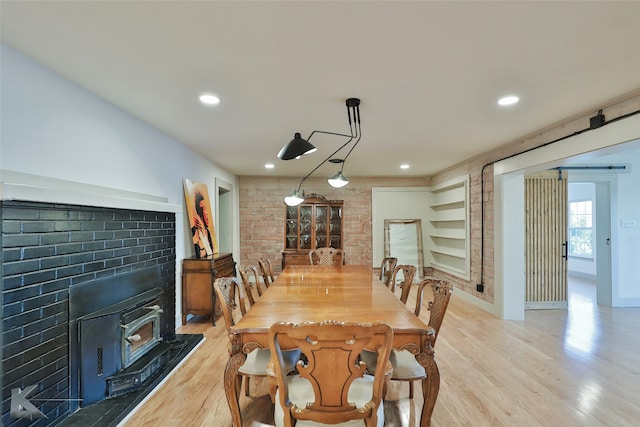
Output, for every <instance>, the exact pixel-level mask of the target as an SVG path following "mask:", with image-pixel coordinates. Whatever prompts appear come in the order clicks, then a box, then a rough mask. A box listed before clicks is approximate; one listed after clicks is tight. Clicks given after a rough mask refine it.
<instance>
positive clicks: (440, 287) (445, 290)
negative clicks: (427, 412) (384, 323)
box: [390, 279, 452, 399]
mask: <svg viewBox="0 0 640 427" xmlns="http://www.w3.org/2000/svg"><path fill="white" fill-rule="evenodd" d="M426 286H430V287H431V289H432V290H433V300H432V301H429V307H428V310H429V326H431V327H432V328H433V329H434V330H435V331H436V335H435V337H434V340H433V345H434V346H435V343H436V340H437V339H438V336H439V335H440V326H442V320H443V319H444V314H445V312H446V311H447V307H448V306H449V300H450V299H451V293H452V290H451V285H450V284H449V282H447V281H444V280H434V279H424V280H423V281H422V282H420V284H419V285H418V292H417V294H416V308H415V310H414V313H415V315H416V316H419V315H420V310H421V308H422V298H423V293H424V288H425V287H426ZM390 360H391V365H392V366H393V374H392V375H391V380H392V381H409V399H413V382H414V381H416V380H421V379H424V378H426V377H427V373H426V371H425V370H424V368H423V367H422V365H420V364H419V363H418V362H417V361H416V357H415V355H414V354H412V353H411V352H410V351H408V350H396V349H394V350H392V351H391V357H390Z"/></svg>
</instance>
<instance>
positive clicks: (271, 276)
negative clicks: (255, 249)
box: [258, 258, 276, 284]
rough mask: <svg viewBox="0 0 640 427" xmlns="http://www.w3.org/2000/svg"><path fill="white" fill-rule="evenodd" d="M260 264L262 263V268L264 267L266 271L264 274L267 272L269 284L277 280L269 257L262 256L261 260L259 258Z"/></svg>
mask: <svg viewBox="0 0 640 427" xmlns="http://www.w3.org/2000/svg"><path fill="white" fill-rule="evenodd" d="M258 264H259V265H260V268H261V269H262V268H264V272H263V273H262V274H263V275H265V274H266V276H267V277H268V278H269V284H271V283H273V282H275V280H276V275H275V274H274V272H273V265H272V264H271V260H270V259H269V258H260V260H258Z"/></svg>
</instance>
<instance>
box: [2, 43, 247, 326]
mask: <svg viewBox="0 0 640 427" xmlns="http://www.w3.org/2000/svg"><path fill="white" fill-rule="evenodd" d="M0 48H1V50H0V55H1V63H0V67H1V69H0V74H1V81H0V83H1V88H2V93H1V104H0V106H1V113H2V116H1V120H2V123H1V133H0V137H1V139H0V171H11V172H17V173H7V172H5V173H3V175H4V176H8V175H11V177H12V179H15V177H19V176H20V174H28V175H25V176H38V177H44V178H42V179H41V181H42V182H44V183H46V181H47V178H53V179H50V180H48V181H50V182H51V183H55V182H63V181H57V180H64V181H69V182H73V183H78V184H87V185H88V187H87V188H93V189H98V191H100V190H99V189H100V188H109V189H116V190H122V191H124V192H133V193H139V194H141V195H150V196H154V198H152V199H153V200H160V199H164V200H165V201H166V203H167V204H169V205H174V206H177V207H178V212H177V214H176V219H177V221H178V223H177V226H176V239H177V244H176V258H177V265H176V275H177V277H176V285H177V288H178V296H177V297H178V298H177V307H176V314H177V318H176V322H177V324H178V319H180V315H181V313H180V298H179V297H180V272H181V260H182V259H183V258H184V257H190V256H193V247H192V244H191V241H190V240H191V239H190V236H187V230H188V224H187V222H186V221H187V220H186V216H185V215H184V212H181V211H180V208H184V196H183V187H182V182H183V179H184V178H190V179H192V180H195V181H198V182H202V183H205V184H207V185H208V188H209V192H210V199H211V200H215V198H214V194H213V191H214V190H215V188H216V186H215V180H216V178H218V179H222V180H223V181H226V182H228V183H232V184H233V185H234V188H235V190H234V200H235V203H234V208H233V212H234V217H236V218H237V217H238V202H237V200H238V195H237V188H238V185H237V178H236V176H234V175H233V174H231V173H229V172H228V171H226V170H225V169H223V168H222V167H220V166H219V165H216V164H215V163H212V162H211V161H209V160H206V159H204V158H203V157H202V156H200V155H199V154H197V153H195V152H194V151H192V150H191V149H189V148H187V147H186V146H185V145H182V144H181V143H180V142H179V141H177V140H175V139H173V138H172V137H170V136H168V135H166V134H164V133H162V132H160V131H158V130H157V129H155V128H152V127H150V126H149V125H147V124H146V123H144V122H142V121H140V120H138V119H136V118H134V117H133V116H131V115H129V114H127V113H126V112H124V111H122V110H120V109H119V108H117V107H115V106H114V105H112V104H110V103H108V102H106V101H105V100H103V99H101V98H99V97H97V96H95V95H93V94H92V93H89V92H87V91H85V90H84V89H82V88H81V87H79V86H77V85H76V84H74V83H72V82H70V81H68V80H66V79H65V78H63V77H61V76H60V75H58V74H56V73H54V72H52V71H51V70H49V69H47V68H45V67H43V66H41V65H40V64H38V63H36V62H35V61H33V60H31V59H30V58H27V57H25V56H24V55H22V54H20V53H19V52H17V51H15V50H13V49H12V48H10V47H8V46H6V45H0ZM212 143H215V141H212ZM0 181H3V176H0ZM91 186H98V187H91ZM107 193H108V192H107ZM134 205H135V203H132V208H135V206H134ZM214 209H215V207H214ZM169 210H174V209H172V208H170V209H169ZM235 223H236V224H235V225H234V231H233V236H234V239H233V240H234V244H233V247H234V251H233V252H234V256H235V257H236V258H237V256H238V255H237V254H238V253H239V231H238V223H239V221H236V222H235Z"/></svg>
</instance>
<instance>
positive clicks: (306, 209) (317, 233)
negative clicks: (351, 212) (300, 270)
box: [282, 194, 344, 269]
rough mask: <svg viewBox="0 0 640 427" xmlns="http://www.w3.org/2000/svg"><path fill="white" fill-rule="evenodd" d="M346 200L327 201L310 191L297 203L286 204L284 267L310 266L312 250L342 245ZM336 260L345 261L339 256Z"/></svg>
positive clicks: (339, 247)
mask: <svg viewBox="0 0 640 427" xmlns="http://www.w3.org/2000/svg"><path fill="white" fill-rule="evenodd" d="M343 203H344V201H343V200H327V199H326V198H325V197H324V196H321V195H319V194H310V195H309V196H308V197H307V198H305V200H304V202H303V203H302V204H300V205H298V206H285V220H284V221H285V222H284V251H283V252H282V268H283V269H284V268H285V267H286V266H287V265H305V264H306V265H308V264H309V251H311V250H315V249H317V248H322V247H332V248H336V249H341V250H342V251H343V252H344V248H343V234H342V231H343ZM335 262H336V263H342V262H344V256H343V255H336V261H335Z"/></svg>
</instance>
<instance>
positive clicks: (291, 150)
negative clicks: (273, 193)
mask: <svg viewBox="0 0 640 427" xmlns="http://www.w3.org/2000/svg"><path fill="white" fill-rule="evenodd" d="M346 105H347V117H348V120H349V132H350V133H349V134H348V135H347V134H343V133H336V132H327V131H322V130H314V131H313V132H311V134H310V135H309V137H308V138H307V139H306V140H305V139H303V138H302V136H301V135H300V133H298V132H296V133H295V135H294V137H293V139H292V140H291V141H289V142H288V143H287V144H286V145H285V146H283V147H282V148H281V149H280V152H279V153H278V157H279V158H280V159H282V160H291V159H297V158H300V156H302V155H304V154H309V153H313V152H314V151H316V150H317V148H316V147H315V146H314V145H313V144H311V143H310V142H309V140H310V139H311V137H312V136H313V134H315V133H316V132H317V133H324V134H329V135H336V136H344V137H347V138H349V140H348V141H347V142H345V143H344V144H342V145H341V146H340V147H339V148H338V149H337V150H335V151H334V152H333V153H331V154H330V155H329V156H328V157H327V158H326V159H324V160H323V161H322V162H320V163H319V164H318V165H317V166H316V167H315V168H313V169H312V170H311V172H309V173H308V174H307V175H306V176H305V177H304V178H302V179H301V180H300V183H299V184H298V187H297V188H296V189H295V190H294V191H293V192H291V194H289V195H288V196H286V197H285V198H284V201H285V203H286V204H287V205H288V206H297V205H299V204H301V203H302V202H303V201H304V192H301V188H302V184H303V183H304V181H305V180H306V179H307V178H309V177H310V176H311V174H312V173H314V172H315V171H316V170H318V168H320V166H322V165H323V164H325V163H326V162H331V163H342V168H340V172H338V173H337V174H335V175H334V176H332V177H331V178H329V179H328V182H329V185H331V186H332V187H334V188H341V187H344V186H345V185H347V184H349V180H348V179H347V178H346V177H345V176H344V175H343V174H342V171H343V169H344V162H345V160H346V159H347V157H349V155H350V154H351V152H352V151H353V149H354V148H355V147H356V145H358V143H359V142H360V138H361V137H362V130H361V127H360V99H358V98H349V99H347V101H346ZM354 139H355V143H354V144H353V145H352V147H351V148H350V149H349V152H348V153H347V155H346V156H345V157H344V158H343V159H334V158H333V156H335V155H336V154H337V153H338V152H339V151H340V150H342V149H344V148H346V147H347V146H348V145H349V144H350V143H351V142H353V141H354Z"/></svg>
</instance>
